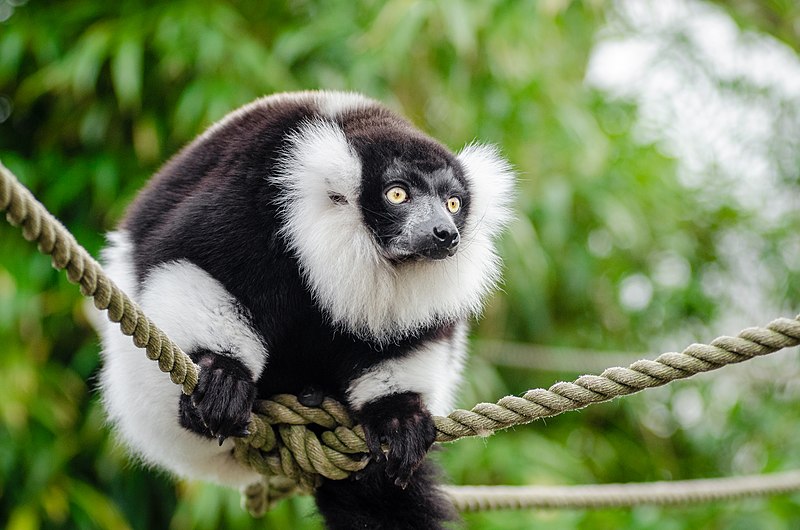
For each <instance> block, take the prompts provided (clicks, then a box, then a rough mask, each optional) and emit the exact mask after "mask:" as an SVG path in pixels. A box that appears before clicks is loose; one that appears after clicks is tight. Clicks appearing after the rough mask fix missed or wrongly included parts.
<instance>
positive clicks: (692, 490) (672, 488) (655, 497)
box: [443, 471, 800, 512]
mask: <svg viewBox="0 0 800 530" xmlns="http://www.w3.org/2000/svg"><path fill="white" fill-rule="evenodd" d="M443 489H444V491H445V492H446V493H447V495H448V496H449V497H450V499H451V500H452V501H453V504H454V505H455V507H456V508H457V509H458V510H460V511H464V512H476V511H485V510H519V509H526V508H550V509H563V508H572V509H599V508H622V507H625V508H627V507H631V506H639V505H642V504H648V505H652V506H674V505H677V504H699V503H704V502H711V501H722V500H732V499H742V498H746V497H763V496H766V495H778V494H782V493H791V492H795V491H798V490H800V471H786V472H783V473H771V474H768V475H750V476H742V477H726V478H713V479H693V480H673V481H665V482H645V483H629V484H594V485H589V486H458V487H452V486H450V487H445V488H443Z"/></svg>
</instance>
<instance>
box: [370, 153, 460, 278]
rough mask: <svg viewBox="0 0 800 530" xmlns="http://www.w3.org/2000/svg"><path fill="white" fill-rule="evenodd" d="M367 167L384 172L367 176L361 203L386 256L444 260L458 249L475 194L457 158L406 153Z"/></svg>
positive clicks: (391, 259) (397, 261) (393, 258)
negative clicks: (414, 156) (416, 156)
mask: <svg viewBox="0 0 800 530" xmlns="http://www.w3.org/2000/svg"><path fill="white" fill-rule="evenodd" d="M384 160H385V159H384ZM364 169H365V170H367V171H370V170H372V171H376V172H378V174H372V175H365V176H364V181H363V186H362V190H361V198H360V199H361V200H360V203H361V204H360V206H361V210H362V215H363V217H364V221H365V223H366V224H367V226H369V228H370V230H371V231H372V233H373V235H374V236H375V240H376V242H377V244H378V246H379V248H380V250H381V253H382V254H383V255H384V257H386V258H387V259H388V260H390V261H392V262H395V263H400V262H405V261H409V260H442V259H445V258H448V257H450V256H453V255H454V254H455V253H456V252H457V251H458V248H459V245H460V244H461V231H462V230H463V228H464V224H465V222H466V219H467V214H468V212H469V204H470V197H469V190H468V189H467V186H466V183H465V180H464V176H463V174H462V172H461V168H460V167H459V165H458V163H457V162H456V161H455V160H453V159H449V160H448V159H446V158H444V157H441V156H436V155H435V154H432V153H428V156H426V157H425V159H424V160H409V159H407V158H404V157H403V156H402V155H401V156H400V157H396V158H392V159H391V160H390V162H389V163H388V165H387V166H386V167H384V168H364Z"/></svg>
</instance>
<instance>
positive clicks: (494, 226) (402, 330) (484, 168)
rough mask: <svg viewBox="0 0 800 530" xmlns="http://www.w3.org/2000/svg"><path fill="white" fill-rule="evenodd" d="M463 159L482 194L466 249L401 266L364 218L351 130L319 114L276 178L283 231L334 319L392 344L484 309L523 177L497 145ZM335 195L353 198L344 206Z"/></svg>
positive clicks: (467, 152)
mask: <svg viewBox="0 0 800 530" xmlns="http://www.w3.org/2000/svg"><path fill="white" fill-rule="evenodd" d="M458 160H459V162H460V163H461V164H462V166H463V168H464V170H465V173H466V176H467V179H468V183H469V189H470V197H471V200H472V204H471V205H470V216H469V219H468V221H467V223H466V227H465V229H464V231H463V233H462V234H461V236H462V238H461V241H462V244H461V246H460V248H459V250H458V252H457V253H456V254H455V256H453V257H451V258H447V259H445V260H440V261H420V262H409V263H404V264H402V265H400V266H396V265H393V264H391V263H389V262H388V261H387V260H386V259H385V258H384V257H383V256H382V255H381V253H380V251H379V249H378V246H377V243H376V241H375V240H374V238H373V236H372V234H371V233H370V231H369V229H368V228H367V227H366V226H365V225H364V223H363V222H362V218H361V214H360V210H359V205H358V199H359V188H360V184H361V178H362V176H361V162H360V160H359V158H358V156H357V154H356V153H355V152H354V150H353V149H352V148H351V146H350V145H349V144H348V142H347V139H346V137H345V135H344V133H343V131H341V130H340V129H339V127H338V126H337V125H335V124H333V123H331V122H328V121H323V120H319V121H311V122H308V123H306V124H305V125H304V126H303V127H301V128H300V129H299V131H298V132H297V133H296V134H295V135H294V137H293V138H292V147H291V149H290V152H289V153H288V155H287V156H285V157H284V159H283V161H282V164H281V167H282V169H281V170H280V172H279V174H278V175H275V176H273V177H272V178H274V179H275V181H276V182H277V183H278V184H279V185H280V186H282V187H283V188H284V189H285V191H286V193H285V197H283V203H282V208H283V211H284V213H285V219H286V225H285V226H284V227H283V236H284V237H285V238H286V241H287V242H288V243H289V245H290V246H291V247H292V248H293V250H294V251H295V252H296V254H297V256H298V258H299V261H300V266H301V268H302V272H303V275H304V277H305V280H306V282H307V283H308V285H309V287H310V288H311V291H312V293H313V295H314V297H315V300H316V301H317V303H318V304H319V305H320V306H321V307H322V308H323V309H324V310H325V311H326V313H327V315H328V317H329V318H330V319H331V321H332V322H333V324H334V325H338V326H341V327H342V328H344V329H347V330H348V331H350V332H352V333H355V334H356V335H358V336H361V337H365V338H371V339H373V340H377V341H379V342H382V343H388V342H393V341H396V340H398V339H400V338H402V337H404V336H408V335H409V334H412V333H414V332H415V331H416V330H418V329H420V328H421V327H423V326H426V325H431V324H434V323H436V322H440V321H442V320H446V321H455V320H460V319H464V318H466V317H469V316H470V315H474V314H478V313H480V311H481V309H482V304H483V300H484V298H485V296H486V295H487V294H488V293H489V292H491V291H492V290H493V288H494V287H495V285H496V284H497V282H498V281H499V278H500V259H499V258H498V257H497V255H496V254H495V252H494V245H493V241H492V240H493V238H494V237H495V236H496V235H497V234H498V233H499V232H500V231H501V230H502V228H503V227H504V226H505V224H507V222H508V220H509V210H508V208H509V203H510V201H511V198H512V194H513V193H512V190H513V185H514V175H513V171H512V170H511V168H510V166H509V165H508V163H506V162H505V161H504V160H503V159H502V158H501V157H500V156H499V155H498V152H497V150H496V149H495V148H493V147H488V146H479V145H470V146H468V147H466V148H465V149H464V150H463V151H462V152H461V153H460V154H459V155H458ZM331 194H337V195H341V196H343V197H345V198H346V200H347V203H346V204H335V203H334V202H332V201H331V200H330V199H329V196H330V195H331ZM367 207H369V205H367Z"/></svg>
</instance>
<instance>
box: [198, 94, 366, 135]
mask: <svg viewBox="0 0 800 530" xmlns="http://www.w3.org/2000/svg"><path fill="white" fill-rule="evenodd" d="M285 104H298V105H302V104H311V106H312V107H315V108H316V110H317V111H319V112H320V113H321V114H322V115H323V116H326V117H329V118H335V117H336V116H338V115H339V114H341V113H342V112H344V111H347V110H354V109H358V108H364V107H368V106H373V105H377V104H378V103H377V102H376V101H374V100H372V99H370V98H368V97H366V96H362V95H361V94H358V93H356V92H337V91H331V90H306V91H301V92H279V93H277V94H270V95H269V96H264V97H260V98H258V99H256V100H254V101H251V102H250V103H247V104H245V105H242V106H241V107H239V108H238V109H236V110H233V111H231V112H229V113H228V114H226V115H225V116H224V117H223V118H222V119H220V120H219V121H217V122H216V123H214V124H212V125H211V126H210V127H209V128H208V129H206V130H205V131H204V132H203V133H202V134H201V135H200V136H199V137H198V140H197V141H200V140H203V139H205V138H208V137H209V136H211V135H213V134H215V133H216V132H217V131H219V130H220V129H222V128H223V127H225V126H226V125H228V124H229V123H231V122H233V121H235V120H237V119H239V118H241V117H242V116H245V115H247V114H249V113H251V112H253V111H254V110H257V109H261V108H269V107H270V106H274V105H285Z"/></svg>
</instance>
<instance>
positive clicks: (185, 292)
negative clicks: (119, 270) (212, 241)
mask: <svg viewBox="0 0 800 530" xmlns="http://www.w3.org/2000/svg"><path fill="white" fill-rule="evenodd" d="M139 303H140V304H141V306H142V307H143V308H146V311H147V314H148V316H149V317H150V318H151V319H152V320H153V321H154V322H155V323H156V324H157V325H158V326H159V327H160V328H161V329H162V330H163V331H164V332H165V333H166V334H167V335H168V336H169V337H170V338H171V339H172V340H173V341H175V343H176V344H178V345H179V346H180V347H181V349H183V351H187V352H188V351H192V350H195V349H197V348H206V349H209V350H211V351H214V352H217V353H223V354H224V353H230V355H231V357H235V358H236V359H238V360H239V361H241V362H242V363H243V364H244V365H245V366H246V367H247V368H248V369H249V370H250V372H251V373H252V374H253V381H257V380H258V377H259V376H260V375H261V372H262V371H263V369H264V365H265V364H266V361H267V352H266V350H265V349H264V345H263V343H262V342H261V340H260V339H259V336H258V334H257V333H256V332H255V331H254V330H253V329H252V328H251V327H250V325H249V324H248V322H247V320H246V317H243V315H242V311H244V308H242V307H241V306H239V305H238V304H237V303H236V299H235V298H234V297H233V295H232V294H230V293H229V292H228V291H227V290H226V289H225V287H223V286H222V284H221V283H219V282H218V281H217V280H215V279H214V278H213V277H211V275H210V274H208V273H207V272H206V271H204V270H203V269H201V268H200V267H198V266H197V265H195V264H194V263H191V262H189V261H187V260H178V261H173V262H170V263H164V264H161V265H159V266H158V267H155V268H154V269H153V270H152V271H151V272H150V273H149V274H148V275H147V278H145V281H144V287H143V289H142V292H141V294H140V300H139Z"/></svg>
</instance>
